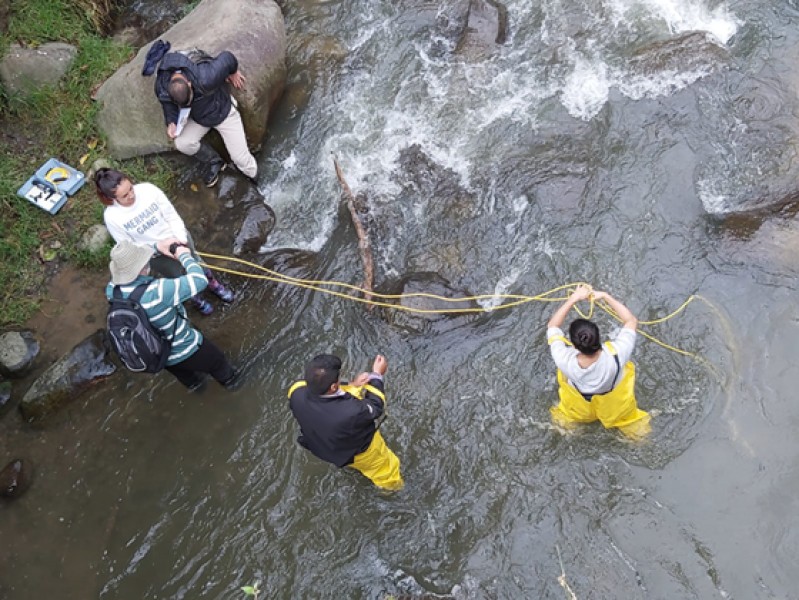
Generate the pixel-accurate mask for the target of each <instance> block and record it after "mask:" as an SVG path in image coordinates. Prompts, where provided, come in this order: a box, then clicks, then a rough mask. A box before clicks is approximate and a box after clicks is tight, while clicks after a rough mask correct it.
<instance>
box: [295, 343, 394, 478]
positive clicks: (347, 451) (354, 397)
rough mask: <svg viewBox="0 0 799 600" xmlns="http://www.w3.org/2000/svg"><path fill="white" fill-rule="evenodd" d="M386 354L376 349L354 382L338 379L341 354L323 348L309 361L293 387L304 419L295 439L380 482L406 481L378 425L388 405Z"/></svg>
mask: <svg viewBox="0 0 799 600" xmlns="http://www.w3.org/2000/svg"><path fill="white" fill-rule="evenodd" d="M387 369H388V362H387V361H386V359H385V357H383V356H381V355H378V356H377V357H376V358H375V360H374V364H373V365H372V372H371V373H361V374H360V375H358V377H356V378H355V380H354V381H352V383H350V384H343V383H341V382H340V381H339V374H340V372H341V359H340V358H338V357H337V356H333V355H332V354H320V355H319V356H316V357H315V358H314V359H313V360H311V361H310V362H309V363H308V364H307V365H306V366H305V380H304V381H298V382H297V383H295V384H294V385H292V386H291V388H290V389H289V405H290V406H291V412H292V413H293V414H294V418H295V419H297V422H298V423H299V425H300V436H299V437H298V438H297V441H298V442H299V444H300V445H301V446H302V447H303V448H307V449H308V450H310V451H311V452H312V453H313V454H314V455H315V456H317V457H318V458H321V459H322V460H325V461H327V462H330V463H333V464H334V465H336V466H337V467H345V466H349V467H352V468H354V469H357V470H358V471H360V472H361V473H363V474H364V475H365V476H366V477H368V478H369V479H370V480H371V481H372V483H374V484H375V485H376V486H378V487H380V488H383V489H386V490H399V489H401V488H402V486H403V481H402V476H401V475H400V462H399V459H398V458H397V456H396V455H395V454H394V453H393V452H392V451H391V450H390V449H389V448H388V446H386V442H385V441H384V440H383V436H382V435H380V432H379V431H378V430H377V428H378V424H379V422H380V419H381V417H382V416H383V411H384V408H385V402H386V396H385V392H384V391H383V375H385V373H386V370H387Z"/></svg>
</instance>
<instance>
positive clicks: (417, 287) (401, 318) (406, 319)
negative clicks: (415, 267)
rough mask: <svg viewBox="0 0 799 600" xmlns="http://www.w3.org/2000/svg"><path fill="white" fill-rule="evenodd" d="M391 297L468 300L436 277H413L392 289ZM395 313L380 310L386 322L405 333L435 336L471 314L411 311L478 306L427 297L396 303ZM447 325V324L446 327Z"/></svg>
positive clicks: (468, 301) (426, 274)
mask: <svg viewBox="0 0 799 600" xmlns="http://www.w3.org/2000/svg"><path fill="white" fill-rule="evenodd" d="M389 293H391V294H418V293H424V294H433V295H436V296H441V297H444V298H458V297H464V296H470V295H471V294H469V293H468V292H466V291H461V290H456V289H454V288H453V287H452V286H451V285H450V283H449V282H448V281H447V280H446V279H444V278H443V277H441V276H440V275H438V274H436V273H414V274H413V275H409V276H408V277H406V278H405V279H403V280H402V281H401V282H400V283H399V285H397V286H396V287H395V288H394V289H392V290H391V291H390V292H389ZM395 303H396V305H397V306H399V307H401V308H398V309H393V308H383V309H382V310H383V315H384V318H385V319H386V321H388V322H389V323H391V324H392V325H394V326H395V327H399V328H400V329H404V330H405V331H407V332H410V333H427V332H429V331H431V329H432V330H435V331H436V332H437V333H441V332H442V331H446V330H448V329H451V328H453V327H455V326H459V325H461V324H462V323H463V321H464V319H468V318H469V317H470V316H471V315H472V313H460V314H459V313H457V312H450V313H448V314H444V313H437V312H433V313H424V312H412V311H410V310H408V309H414V310H422V311H424V310H448V311H457V310H459V309H471V308H478V306H477V304H476V303H475V302H473V301H470V300H464V301H462V302H447V301H444V300H439V299H436V298H430V297H427V296H409V297H406V298H402V299H400V300H399V301H395ZM445 322H446V324H445Z"/></svg>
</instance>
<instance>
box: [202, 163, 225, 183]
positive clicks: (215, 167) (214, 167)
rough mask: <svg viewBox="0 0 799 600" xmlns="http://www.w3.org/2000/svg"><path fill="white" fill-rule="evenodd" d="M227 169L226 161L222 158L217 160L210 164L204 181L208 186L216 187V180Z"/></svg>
mask: <svg viewBox="0 0 799 600" xmlns="http://www.w3.org/2000/svg"><path fill="white" fill-rule="evenodd" d="M224 170H225V163H224V162H223V161H222V160H221V159H220V160H215V161H213V162H211V163H209V164H208V170H207V171H206V172H205V175H204V176H203V183H205V185H206V186H208V187H209V188H210V187H214V186H215V185H216V182H217V181H219V174H220V173H221V172H222V171H224Z"/></svg>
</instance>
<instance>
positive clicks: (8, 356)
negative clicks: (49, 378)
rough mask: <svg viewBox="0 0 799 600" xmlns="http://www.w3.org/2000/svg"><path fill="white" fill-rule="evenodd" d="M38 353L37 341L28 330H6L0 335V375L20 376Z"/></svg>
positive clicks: (28, 367) (25, 371)
mask: <svg viewBox="0 0 799 600" xmlns="http://www.w3.org/2000/svg"><path fill="white" fill-rule="evenodd" d="M38 354H39V342H38V341H36V338H34V337H33V334H32V333H31V332H30V331H8V332H6V333H4V334H3V335H0V375H3V376H5V377H12V378H13V377H22V376H23V375H25V373H27V372H28V371H29V370H30V367H31V365H32V364H33V361H34V359H35V358H36V356H37V355H38Z"/></svg>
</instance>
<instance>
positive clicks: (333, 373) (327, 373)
mask: <svg viewBox="0 0 799 600" xmlns="http://www.w3.org/2000/svg"><path fill="white" fill-rule="evenodd" d="M339 373H341V359H340V358H339V357H338V356H334V355H332V354H320V355H319V356H314V357H313V359H311V361H310V362H309V363H308V364H307V365H305V383H306V384H307V385H308V391H309V392H311V393H312V394H314V395H316V396H321V395H322V394H324V393H325V392H327V390H329V389H330V386H331V385H333V384H334V383H336V382H338V377H339Z"/></svg>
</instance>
